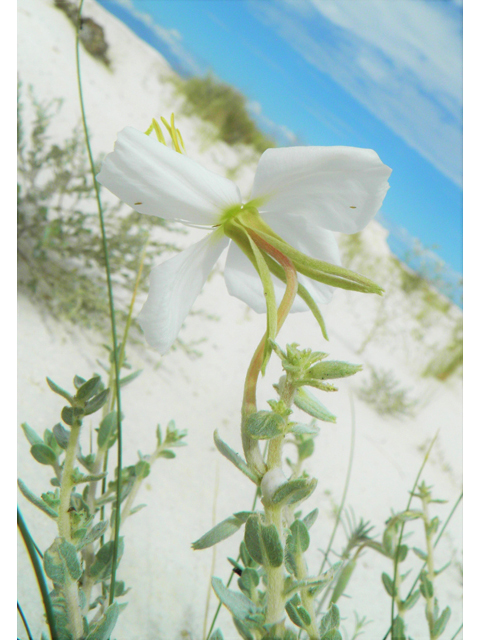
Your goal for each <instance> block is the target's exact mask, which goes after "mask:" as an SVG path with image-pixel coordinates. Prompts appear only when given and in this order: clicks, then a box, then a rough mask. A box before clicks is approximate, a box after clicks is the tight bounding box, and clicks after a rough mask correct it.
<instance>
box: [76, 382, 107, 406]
mask: <svg viewBox="0 0 480 640" xmlns="http://www.w3.org/2000/svg"><path fill="white" fill-rule="evenodd" d="M101 384H102V380H101V378H100V376H93V378H90V380H87V382H84V383H83V384H82V386H81V387H80V389H79V390H78V391H77V395H76V399H77V400H83V401H87V400H90V398H91V397H92V396H94V395H95V393H96V392H97V391H98V389H99V387H100V385H101Z"/></svg>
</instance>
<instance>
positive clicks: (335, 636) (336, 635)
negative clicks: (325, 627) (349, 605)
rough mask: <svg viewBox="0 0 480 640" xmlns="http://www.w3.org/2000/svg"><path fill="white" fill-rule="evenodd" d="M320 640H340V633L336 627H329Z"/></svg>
mask: <svg viewBox="0 0 480 640" xmlns="http://www.w3.org/2000/svg"><path fill="white" fill-rule="evenodd" d="M320 640H342V634H341V633H340V631H339V630H338V629H330V631H327V633H324V634H323V636H322V637H321V638H320Z"/></svg>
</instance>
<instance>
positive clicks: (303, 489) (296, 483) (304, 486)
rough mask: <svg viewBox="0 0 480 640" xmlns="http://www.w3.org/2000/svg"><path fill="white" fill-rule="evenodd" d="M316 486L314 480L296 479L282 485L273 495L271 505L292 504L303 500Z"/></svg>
mask: <svg viewBox="0 0 480 640" xmlns="http://www.w3.org/2000/svg"><path fill="white" fill-rule="evenodd" d="M316 486H317V480H316V479H315V478H297V479H296V480H291V481H290V482H285V483H284V484H282V485H281V486H280V487H279V488H278V489H277V490H276V491H275V493H274V494H273V496H272V503H273V504H278V505H280V504H282V505H286V504H293V503H295V502H300V500H305V498H307V497H308V496H309V495H310V494H311V493H313V491H314V490H315V487H316Z"/></svg>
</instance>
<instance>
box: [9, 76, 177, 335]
mask: <svg viewBox="0 0 480 640" xmlns="http://www.w3.org/2000/svg"><path fill="white" fill-rule="evenodd" d="M23 98H24V96H23V95H22V89H21V85H19V88H18V104H17V108H18V125H17V126H18V148H17V157H18V186H17V192H18V222H17V233H18V237H17V240H18V244H17V255H18V258H19V265H18V281H19V287H20V290H22V291H24V292H26V293H27V294H28V295H29V296H30V297H31V298H32V299H33V300H34V301H35V302H36V303H39V304H41V306H42V307H43V308H44V309H45V310H46V311H48V312H49V313H51V314H52V315H53V316H54V317H55V318H57V319H59V320H68V321H69V322H72V323H73V324H75V325H81V326H85V327H91V328H95V329H100V330H102V331H105V332H106V331H107V329H108V327H109V324H108V303H107V296H106V295H105V290H106V289H105V286H106V285H105V258H104V255H103V245H102V239H101V232H100V225H99V220H98V212H97V209H96V202H95V191H94V185H93V181H92V177H91V175H90V172H89V169H88V165H87V160H86V153H85V149H84V144H83V141H82V135H81V133H80V131H79V130H78V129H75V130H74V131H73V133H72V136H71V137H70V138H68V139H66V140H64V141H63V143H58V144H57V143H52V142H51V141H50V134H49V127H50V124H51V122H52V120H53V119H54V118H55V117H56V116H57V115H58V112H59V110H60V108H61V103H60V102H59V101H51V102H49V103H40V102H38V101H37V100H36V99H35V97H34V95H33V93H32V90H31V89H30V91H29V101H30V102H31V104H32V106H33V110H34V114H35V115H34V120H33V122H32V124H31V126H30V127H28V129H29V133H28V134H27V128H26V126H25V123H24V121H23V114H22V111H23V106H22V100H23ZM104 208H105V225H106V231H107V236H108V238H109V257H110V265H111V269H112V273H113V279H114V282H115V284H116V286H118V287H119V289H120V291H119V293H120V292H127V291H128V292H129V293H128V295H117V300H120V299H123V303H120V305H119V308H118V310H117V313H118V315H119V317H121V318H125V317H126V312H127V300H128V299H129V297H130V295H131V292H132V291H133V288H134V283H135V280H136V277H137V272H138V269H139V264H140V256H141V254H142V251H143V248H144V246H145V244H146V243H147V241H148V243H149V251H148V253H147V254H146V257H145V261H144V272H143V273H144V276H143V278H142V280H141V283H140V287H141V288H142V289H146V276H147V274H148V273H149V271H150V269H151V268H152V267H153V266H154V263H156V262H157V261H158V257H159V255H160V253H161V252H162V251H165V250H174V249H175V248H176V247H175V246H174V245H172V244H171V242H169V241H167V240H166V239H164V240H158V232H159V230H163V232H165V231H166V230H167V229H168V230H172V229H173V227H172V226H171V225H169V224H167V223H166V222H165V221H163V220H161V219H160V218H155V217H153V216H145V215H140V214H138V213H137V212H135V211H133V210H131V209H129V208H128V207H126V206H125V205H123V204H122V203H119V204H117V205H115V206H109V205H106V206H105V205H104ZM155 233H156V234H157V235H156V236H155V237H152V236H153V235H155Z"/></svg>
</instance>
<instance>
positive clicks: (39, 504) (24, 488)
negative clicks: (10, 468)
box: [17, 478, 58, 518]
mask: <svg viewBox="0 0 480 640" xmlns="http://www.w3.org/2000/svg"><path fill="white" fill-rule="evenodd" d="M17 483H18V488H19V489H20V491H21V492H22V494H23V495H24V496H25V498H26V499H27V500H29V501H30V502H31V503H32V504H34V505H35V506H36V507H38V508H39V509H41V510H42V511H43V512H44V513H46V514H47V516H50V518H58V513H57V512H56V511H55V510H54V509H52V508H51V507H49V506H48V505H47V504H45V502H44V501H43V500H42V499H41V498H38V497H37V496H36V495H35V494H34V493H32V492H31V491H30V489H29V488H28V487H27V485H26V484H25V483H24V482H23V480H20V478H19V479H18V480H17Z"/></svg>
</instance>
